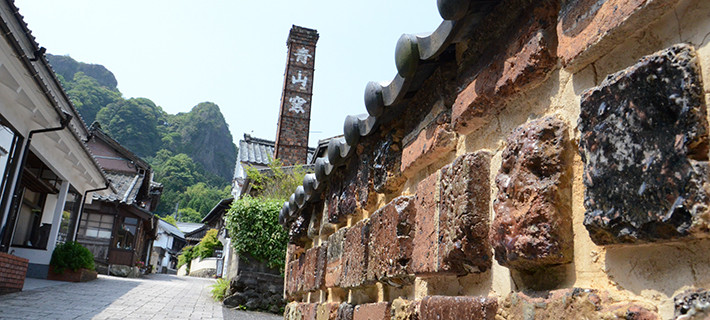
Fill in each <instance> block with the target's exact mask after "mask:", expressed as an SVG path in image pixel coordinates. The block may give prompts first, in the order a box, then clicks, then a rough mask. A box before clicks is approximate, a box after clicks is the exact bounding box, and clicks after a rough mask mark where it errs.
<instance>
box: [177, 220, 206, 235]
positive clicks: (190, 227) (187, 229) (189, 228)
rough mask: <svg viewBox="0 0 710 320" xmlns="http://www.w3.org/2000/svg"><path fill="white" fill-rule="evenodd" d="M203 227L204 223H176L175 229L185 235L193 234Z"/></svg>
mask: <svg viewBox="0 0 710 320" xmlns="http://www.w3.org/2000/svg"><path fill="white" fill-rule="evenodd" d="M204 226H205V224H204V223H195V222H178V223H177V227H178V229H180V231H182V232H183V233H184V234H185V235H187V234H190V233H193V232H194V231H195V230H199V229H200V228H203V227H204Z"/></svg>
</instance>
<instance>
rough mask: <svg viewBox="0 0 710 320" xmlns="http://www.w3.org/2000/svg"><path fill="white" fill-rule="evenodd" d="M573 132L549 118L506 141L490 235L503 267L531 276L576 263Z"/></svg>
mask: <svg viewBox="0 0 710 320" xmlns="http://www.w3.org/2000/svg"><path fill="white" fill-rule="evenodd" d="M567 129H568V127H567V125H566V124H565V123H564V122H563V121H562V120H559V119H557V118H555V117H547V118H543V119H539V120H534V121H531V122H528V123H526V124H524V125H522V126H520V127H518V128H517V129H515V130H514V131H513V132H512V133H511V134H510V135H509V136H508V138H507V140H506V147H505V149H504V150H503V154H502V165H501V168H500V171H499V173H498V176H497V177H496V185H497V186H498V194H497V196H496V200H495V202H494V204H493V209H494V210H495V213H496V215H495V219H494V220H493V223H492V225H491V234H490V237H491V239H490V240H491V244H492V246H493V249H494V250H495V257H496V260H498V263H500V264H501V265H503V266H507V267H511V268H515V269H526V270H527V269H534V268H539V267H543V266H549V265H556V264H563V263H569V262H571V261H572V249H573V246H572V217H571V209H570V201H571V199H570V192H571V183H570V181H569V169H570V168H571V164H570V163H569V158H570V157H569V156H567V155H569V152H570V150H569V148H566V147H567V145H568V144H569V142H568V134H567Z"/></svg>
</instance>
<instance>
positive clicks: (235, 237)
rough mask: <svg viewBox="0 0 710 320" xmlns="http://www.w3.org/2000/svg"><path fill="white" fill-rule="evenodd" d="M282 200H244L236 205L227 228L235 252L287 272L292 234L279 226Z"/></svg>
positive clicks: (230, 214) (232, 209) (246, 198)
mask: <svg viewBox="0 0 710 320" xmlns="http://www.w3.org/2000/svg"><path fill="white" fill-rule="evenodd" d="M282 205H283V202H282V201H281V200H273V199H262V198H252V197H248V196H247V197H244V198H242V199H239V200H236V201H234V202H233V203H232V207H231V208H230V209H229V212H228V213H227V219H226V220H227V221H226V227H227V230H228V231H229V235H230V237H231V238H232V241H234V242H233V246H234V249H235V250H236V251H237V252H238V253H239V254H248V255H250V256H252V257H254V258H256V259H257V260H260V261H265V262H266V263H267V265H268V266H269V267H270V268H275V269H278V270H282V272H283V269H284V264H285V262H284V261H285V259H286V245H287V244H288V234H287V233H286V231H284V229H283V228H282V227H281V226H280V225H279V222H278V216H279V210H280V209H281V206H282Z"/></svg>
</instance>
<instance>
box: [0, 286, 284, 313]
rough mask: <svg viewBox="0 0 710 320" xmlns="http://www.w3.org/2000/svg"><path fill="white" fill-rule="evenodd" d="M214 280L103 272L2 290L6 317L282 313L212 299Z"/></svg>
mask: <svg viewBox="0 0 710 320" xmlns="http://www.w3.org/2000/svg"><path fill="white" fill-rule="evenodd" d="M213 283H214V280H212V279H202V278H192V277H177V276H173V275H150V276H146V277H144V278H142V279H124V278H118V277H109V276H103V275H100V276H99V278H98V279H97V280H94V281H91V282H85V283H66V284H64V283H63V284H61V285H54V286H50V287H41V288H34V289H29V290H25V291H22V292H18V293H13V294H8V295H2V296H0V319H142V320H145V319H240V320H241V319H244V320H275V319H282V317H280V316H277V315H271V314H266V313H257V312H244V311H237V310H229V309H225V308H223V307H222V305H221V304H219V303H217V302H215V301H214V300H212V298H211V296H210V290H211V287H210V285H212V284H213Z"/></svg>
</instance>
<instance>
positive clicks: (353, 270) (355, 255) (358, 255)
mask: <svg viewBox="0 0 710 320" xmlns="http://www.w3.org/2000/svg"><path fill="white" fill-rule="evenodd" d="M370 229H371V224H370V219H364V220H361V221H358V222H357V223H356V224H355V225H353V226H352V227H350V228H348V230H347V231H346V232H345V242H344V245H343V257H342V271H341V274H340V278H339V279H338V280H336V286H339V287H343V288H356V287H361V286H364V285H367V284H369V283H370V281H368V280H367V278H366V273H367V260H368V254H369V246H368V242H369V240H370Z"/></svg>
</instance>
